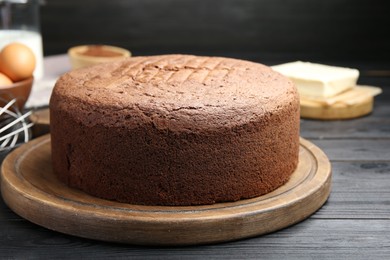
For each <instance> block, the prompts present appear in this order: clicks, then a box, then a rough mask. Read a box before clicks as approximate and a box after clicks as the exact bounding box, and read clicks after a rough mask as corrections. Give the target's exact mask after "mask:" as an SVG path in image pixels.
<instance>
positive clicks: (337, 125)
mask: <svg viewBox="0 0 390 260" xmlns="http://www.w3.org/2000/svg"><path fill="white" fill-rule="evenodd" d="M389 108H390V107H389ZM389 114H390V111H389ZM301 136H302V137H304V138H308V139H360V138H365V139H368V138H370V139H378V138H385V139H387V138H390V117H388V118H387V117H375V116H368V117H363V118H358V119H353V120H347V121H320V120H305V119H302V120H301Z"/></svg>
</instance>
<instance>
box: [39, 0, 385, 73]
mask: <svg viewBox="0 0 390 260" xmlns="http://www.w3.org/2000/svg"><path fill="white" fill-rule="evenodd" d="M389 2H390V1H388V0H326V1H325V0H214V1H213V0H46V4H45V5H44V6H42V8H41V29H42V34H43V39H44V51H45V55H52V54H60V53H65V52H66V51H67V49H68V48H69V47H71V46H75V45H80V44H110V45H116V46H121V47H125V48H127V49H129V50H131V51H132V53H133V55H137V56H138V55H149V54H163V53H189V54H199V55H214V56H229V57H237V58H243V59H248V60H255V61H259V62H263V63H266V64H271V65H272V64H275V63H279V62H286V61H292V60H308V61H313V62H324V63H332V64H340V65H348V64H350V63H354V62H356V61H359V62H362V61H363V62H365V64H367V66H368V67H369V66H370V64H375V66H376V68H379V69H388V64H389V63H390V62H389V61H390V8H389V6H390V3H389Z"/></svg>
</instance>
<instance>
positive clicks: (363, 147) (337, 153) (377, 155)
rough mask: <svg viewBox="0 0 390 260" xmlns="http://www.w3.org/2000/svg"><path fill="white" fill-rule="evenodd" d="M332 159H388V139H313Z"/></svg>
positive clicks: (389, 158) (389, 140) (389, 154)
mask: <svg viewBox="0 0 390 260" xmlns="http://www.w3.org/2000/svg"><path fill="white" fill-rule="evenodd" d="M312 142H313V143H314V144H315V145H317V146H318V147H320V148H321V149H322V150H323V151H324V152H325V154H326V155H327V156H328V158H329V159H330V160H331V161H332V162H335V161H363V162H365V161H389V160H390V139H382V140H375V139H372V140H371V139H340V140H314V139H312Z"/></svg>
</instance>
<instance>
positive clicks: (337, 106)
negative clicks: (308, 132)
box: [300, 86, 382, 120]
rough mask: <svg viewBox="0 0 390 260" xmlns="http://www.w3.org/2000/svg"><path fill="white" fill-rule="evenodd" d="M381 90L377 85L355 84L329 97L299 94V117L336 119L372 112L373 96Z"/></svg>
mask: <svg viewBox="0 0 390 260" xmlns="http://www.w3.org/2000/svg"><path fill="white" fill-rule="evenodd" d="M381 92H382V90H381V89H380V88H378V87H371V86H356V87H354V88H351V89H349V90H347V91H345V92H343V93H341V94H339V95H337V96H334V97H330V98H308V97H304V96H301V99H300V102H301V117H303V118H312V119H322V120H337V119H351V118H356V117H360V116H364V115H367V114H369V113H371V112H372V109H373V106H374V96H376V95H378V94H380V93H381Z"/></svg>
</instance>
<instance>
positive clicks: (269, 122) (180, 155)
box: [50, 55, 299, 206]
mask: <svg viewBox="0 0 390 260" xmlns="http://www.w3.org/2000/svg"><path fill="white" fill-rule="evenodd" d="M50 122H51V123H50V131H51V144H52V162H53V170H54V173H55V174H56V175H57V176H58V178H59V179H60V180H61V181H63V182H65V183H66V184H67V185H69V186H70V187H74V188H78V189H81V190H83V191H84V192H86V193H88V194H91V195H93V196H96V197H100V198H103V199H108V200H116V201H119V202H124V203H130V204H142V205H176V206H177V205H201V204H213V203H218V202H228V201H237V200H240V199H247V198H252V197H256V196H259V195H263V194H266V193H269V192H271V191H273V190H275V189H276V188H278V187H280V186H281V185H283V184H284V183H286V182H287V181H288V179H289V177H290V176H291V174H292V173H293V172H294V170H295V169H296V167H297V164H298V155H299V97H298V93H297V90H296V87H295V86H294V84H293V83H292V82H291V81H290V80H289V79H287V78H286V77H284V76H282V75H281V74H279V73H277V72H275V71H273V70H272V69H271V68H269V67H267V66H264V65H262V64H258V63H254V62H249V61H243V60H237V59H230V58H221V57H200V56H191V55H161V56H149V57H133V58H127V59H124V60H121V61H118V62H114V63H106V64H101V65H97V66H93V67H89V68H84V69H79V70H74V71H71V72H69V73H66V74H64V75H63V76H61V78H60V79H59V80H58V81H57V83H56V85H55V88H54V90H53V93H52V96H51V100H50Z"/></svg>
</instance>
